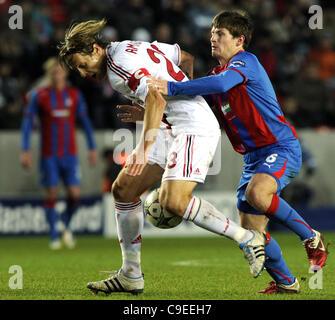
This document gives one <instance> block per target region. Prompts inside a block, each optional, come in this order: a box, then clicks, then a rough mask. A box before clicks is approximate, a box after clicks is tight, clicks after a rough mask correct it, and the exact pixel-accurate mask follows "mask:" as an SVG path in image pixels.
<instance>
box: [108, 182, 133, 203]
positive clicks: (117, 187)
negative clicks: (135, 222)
mask: <svg viewBox="0 0 335 320" xmlns="http://www.w3.org/2000/svg"><path fill="white" fill-rule="evenodd" d="M127 190H128V192H129V189H128V188H126V186H125V185H124V184H122V183H119V182H118V180H116V181H114V183H113V185H112V194H113V197H114V199H115V201H119V202H128V201H127V199H126V198H129V193H128V194H127Z"/></svg>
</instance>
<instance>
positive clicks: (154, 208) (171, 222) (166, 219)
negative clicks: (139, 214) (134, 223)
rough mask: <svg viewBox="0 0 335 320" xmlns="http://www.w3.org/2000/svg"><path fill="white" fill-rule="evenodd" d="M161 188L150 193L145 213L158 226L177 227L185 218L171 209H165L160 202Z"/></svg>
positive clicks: (164, 227) (145, 204) (146, 200)
mask: <svg viewBox="0 0 335 320" xmlns="http://www.w3.org/2000/svg"><path fill="white" fill-rule="evenodd" d="M158 199H159V189H155V190H153V191H151V192H150V193H149V195H148V196H147V198H146V199H145V202H144V213H145V216H146V217H147V220H148V221H149V222H150V223H151V224H152V225H154V226H155V227H157V228H161V229H170V228H174V227H176V226H177V225H178V224H180V223H181V222H182V220H183V218H182V217H179V216H177V215H175V214H173V213H170V212H169V211H167V210H165V209H163V208H162V207H161V205H160V204H159V201H158Z"/></svg>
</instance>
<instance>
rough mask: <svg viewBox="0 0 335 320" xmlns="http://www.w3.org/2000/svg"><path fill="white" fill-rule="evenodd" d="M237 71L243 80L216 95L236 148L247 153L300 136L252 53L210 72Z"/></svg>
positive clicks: (240, 53) (217, 108)
mask: <svg viewBox="0 0 335 320" xmlns="http://www.w3.org/2000/svg"><path fill="white" fill-rule="evenodd" d="M226 70H227V72H237V73H239V74H240V75H241V76H242V77H243V81H242V83H240V84H238V85H236V86H234V87H232V88H231V89H229V90H227V91H226V92H221V93H217V94H212V95H211V98H212V102H213V104H214V106H215V108H216V111H217V113H218V114H219V118H220V119H219V120H220V123H221V124H222V126H223V127H224V129H225V131H226V133H227V136H228V137H229V139H230V141H231V143H232V145H233V147H234V149H235V151H237V152H239V153H246V152H248V151H252V150H254V149H256V148H259V147H263V146H267V145H270V144H273V143H277V142H281V141H283V140H287V139H296V138H297V134H296V132H295V130H294V128H293V126H292V125H290V124H288V123H287V122H286V120H285V116H284V114H283V112H282V110H281V108H280V106H279V103H278V101H277V98H276V94H275V92H274V89H273V86H272V84H271V82H270V79H269V77H268V75H267V74H266V71H265V70H264V68H263V66H262V65H261V64H260V62H259V61H258V59H257V58H256V56H255V55H253V54H252V53H249V52H246V51H240V52H238V53H237V54H236V55H235V56H233V57H232V58H231V59H230V60H229V61H228V62H227V63H226V65H225V66H223V67H222V66H219V67H216V68H214V69H213V70H212V71H211V72H210V74H212V75H217V74H220V73H222V72H224V71H226Z"/></svg>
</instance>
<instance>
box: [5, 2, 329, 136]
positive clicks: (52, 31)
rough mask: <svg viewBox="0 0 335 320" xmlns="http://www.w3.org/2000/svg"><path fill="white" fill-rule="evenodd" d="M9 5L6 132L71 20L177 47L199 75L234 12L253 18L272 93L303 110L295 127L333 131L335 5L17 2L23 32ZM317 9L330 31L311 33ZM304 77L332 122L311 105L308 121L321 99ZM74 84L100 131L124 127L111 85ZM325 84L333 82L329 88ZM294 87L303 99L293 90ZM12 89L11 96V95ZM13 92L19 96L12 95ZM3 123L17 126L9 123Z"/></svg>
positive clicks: (255, 48) (109, 34) (256, 47)
mask: <svg viewBox="0 0 335 320" xmlns="http://www.w3.org/2000/svg"><path fill="white" fill-rule="evenodd" d="M0 2H1V1H0ZM10 4H11V2H10V1H8V0H4V1H2V2H1V3H0V16H1V18H2V19H0V28H1V33H0V41H1V46H0V60H1V62H2V64H7V67H6V66H5V67H4V68H5V69H6V68H8V65H9V69H10V72H9V74H7V75H6V76H5V77H4V75H0V77H1V79H0V107H1V106H3V108H2V109H0V129H5V128H8V127H11V128H15V127H16V120H15V119H16V117H17V115H20V114H21V113H22V111H21V110H22V105H23V103H22V101H21V97H22V96H24V95H25V93H26V91H27V90H28V89H29V87H30V86H31V83H34V82H35V81H36V79H38V78H39V77H40V76H41V75H42V74H43V70H42V68H41V65H42V63H43V62H44V61H46V60H47V59H48V58H49V57H50V56H54V55H56V54H57V53H58V51H57V49H56V46H57V44H58V43H59V41H60V40H63V38H64V31H65V29H66V28H67V27H68V25H69V24H70V23H71V22H73V21H83V20H88V19H100V18H102V17H106V18H107V20H108V25H107V26H106V28H105V30H103V32H102V34H103V36H104V37H105V38H106V39H108V41H121V40H126V39H132V40H141V41H154V40H158V41H163V42H169V43H178V44H179V45H180V47H181V48H182V49H183V50H185V51H188V52H189V53H191V54H192V55H194V57H195V60H194V75H195V77H200V76H203V75H205V74H206V73H207V71H208V69H209V67H212V66H214V65H215V64H216V61H215V60H214V59H212V58H211V56H210V54H209V52H210V43H209V41H208V39H209V37H208V33H209V32H210V28H211V21H212V18H213V17H214V16H215V15H216V14H217V13H218V12H219V11H221V10H225V9H231V8H240V9H243V10H246V11H247V12H248V13H249V14H250V15H251V16H252V18H253V20H254V24H255V31H254V34H253V39H252V41H251V44H250V47H249V50H250V51H251V52H253V53H255V54H256V55H257V56H258V57H259V59H260V61H261V63H262V64H263V66H264V67H265V69H266V71H267V73H268V74H269V76H270V78H271V81H272V82H273V85H274V87H275V88H276V89H277V90H278V91H279V92H282V94H283V95H284V96H288V97H290V99H291V101H293V100H294V101H295V104H296V108H297V111H296V112H295V113H292V117H293V118H299V117H300V116H301V115H304V116H303V117H302V119H300V121H299V119H297V120H295V122H296V126H297V127H298V128H299V127H300V126H302V127H306V126H307V127H316V126H320V125H328V126H331V127H335V110H334V105H333V104H332V103H330V104H329V103H328V102H327V104H326V105H324V106H323V107H320V105H321V104H323V102H324V101H325V100H326V101H328V100H329V99H328V98H326V96H327V95H329V94H331V95H332V96H333V99H334V98H335V52H334V43H333V34H335V22H334V21H335V19H334V17H335V10H334V5H333V4H332V2H330V1H322V0H319V1H317V3H315V2H313V1H311V0H296V1H289V0H267V1H259V0H239V1H234V0H211V1H208V0H194V1H191V0H187V1H186V0H159V1H157V0H104V1H96V0H85V1H80V0H66V1H65V0H44V1H23V0H17V1H16V2H15V4H18V5H21V6H22V9H23V14H24V17H23V19H24V28H23V30H10V29H8V19H7V18H8V6H9V5H10ZM311 4H319V5H321V6H322V8H323V9H324V10H323V15H324V21H323V26H324V28H325V29H324V30H327V31H326V32H324V31H323V30H311V29H309V27H308V19H309V18H310V14H309V13H308V8H309V6H310V5H311ZM314 44H315V45H314ZM303 61H306V62H305V64H309V63H310V62H313V63H314V64H316V65H317V70H318V71H317V77H316V78H313V77H312V78H313V79H312V78H311V77H310V76H308V75H307V73H308V72H307V71H302V72H301V73H303V74H300V72H299V70H300V69H301V65H302V62H303ZM303 77H306V78H307V83H306V84H305V87H308V88H309V89H310V90H311V91H313V92H315V93H320V92H321V96H320V99H319V100H320V102H319V104H318V103H317V102H316V101H315V105H318V106H319V107H320V108H321V109H322V110H323V111H324V112H325V113H326V116H321V118H320V114H319V113H320V112H319V111H316V110H319V109H314V111H312V109H313V108H314V107H315V106H314V107H313V108H310V107H308V109H309V110H310V112H309V113H308V117H310V118H309V119H307V120H306V119H305V118H306V116H305V114H303V113H302V112H304V110H305V109H306V108H307V107H304V106H302V104H303V103H304V101H305V100H306V101H307V100H308V102H309V100H312V101H314V100H317V98H316V97H315V98H312V97H311V99H309V98H308V93H307V92H306V91H307V90H304V83H303V82H302V78H303ZM317 78H318V79H319V80H321V82H320V81H318V79H317ZM70 80H71V82H72V83H73V84H74V85H75V86H78V87H80V88H81V89H82V91H83V95H84V96H85V98H86V100H87V102H88V113H89V115H90V116H91V118H92V121H93V124H94V126H95V127H97V128H101V129H103V128H118V127H120V126H124V125H125V124H123V123H121V122H120V121H119V120H118V119H112V118H111V117H114V115H115V108H114V107H115V105H117V104H122V103H129V101H126V102H125V100H124V99H123V98H122V97H121V96H120V95H119V94H117V93H115V92H114V91H113V90H112V89H111V88H109V85H108V84H107V83H100V84H99V83H86V82H84V81H82V79H80V78H79V77H78V76H77V75H76V74H75V73H71V75H70ZM322 80H324V81H326V82H327V86H328V87H329V88H328V89H326V88H325V87H324V84H323V83H322ZM314 84H315V87H314ZM295 85H296V86H297V89H298V91H297V93H294V92H293V91H292V88H293V87H294V86H295ZM8 86H9V87H11V89H10V90H8V89H6V88H7V87H8ZM13 87H14V88H15V94H12V93H11V92H12V90H13ZM299 88H300V89H299ZM299 90H300V91H299ZM298 92H299V94H298ZM300 94H301V95H302V97H301V98H300V97H299V95H300ZM8 96H10V98H9V97H8ZM313 103H314V102H313ZM313 103H312V102H311V103H308V105H309V104H313ZM293 104H294V103H293ZM293 104H292V105H293ZM315 113H316V114H315ZM4 118H7V119H8V120H9V119H12V120H11V121H3V119H4ZM10 123H11V124H10Z"/></svg>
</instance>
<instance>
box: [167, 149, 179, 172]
mask: <svg viewBox="0 0 335 320" xmlns="http://www.w3.org/2000/svg"><path fill="white" fill-rule="evenodd" d="M176 164H177V152H172V153H171V154H170V161H169V163H168V169H172V168H174V167H175V166H176Z"/></svg>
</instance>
